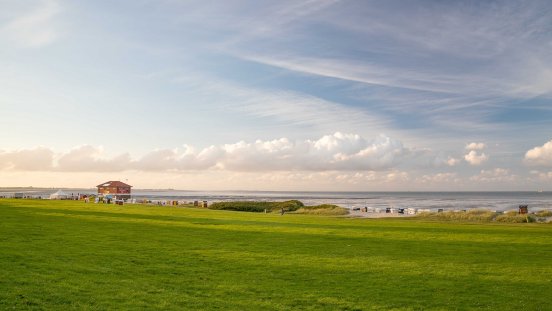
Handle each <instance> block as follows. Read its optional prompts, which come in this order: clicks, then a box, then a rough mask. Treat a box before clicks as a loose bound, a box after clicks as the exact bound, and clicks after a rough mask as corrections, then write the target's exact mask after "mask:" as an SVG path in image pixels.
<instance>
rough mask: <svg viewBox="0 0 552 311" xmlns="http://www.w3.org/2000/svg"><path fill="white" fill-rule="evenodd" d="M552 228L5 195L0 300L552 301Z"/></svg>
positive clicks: (57, 304)
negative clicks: (176, 206) (174, 206)
mask: <svg viewBox="0 0 552 311" xmlns="http://www.w3.org/2000/svg"><path fill="white" fill-rule="evenodd" d="M551 237H552V225H549V224H496V223H493V224H474V223H471V224H470V223H464V224H463V223H450V222H448V223H444V222H437V221H430V220H420V219H413V218H405V219H350V218H337V217H322V216H312V215H298V214H295V215H294V214H286V215H284V216H280V215H275V214H264V213H260V214H259V213H244V212H232V211H215V210H207V209H193V208H170V207H157V206H155V207H154V206H138V205H137V206H132V205H125V206H116V205H103V204H91V203H89V204H85V203H82V202H74V201H65V202H64V201H47V200H44V201H33V200H5V199H4V200H0V309H2V310H3V309H55V310H66V309H85V310H86V309H91V310H94V309H97V310H105V309H163V310H170V309H174V310H183V309H184V310H217V309H219V310H380V309H381V310H393V309H396V310H469V309H493V310H550V299H551V298H552V294H551V293H552V239H551Z"/></svg>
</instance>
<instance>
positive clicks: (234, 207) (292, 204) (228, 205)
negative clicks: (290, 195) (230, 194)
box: [209, 200, 304, 213]
mask: <svg viewBox="0 0 552 311" xmlns="http://www.w3.org/2000/svg"><path fill="white" fill-rule="evenodd" d="M303 206H304V205H303V203H302V202H301V201H298V200H289V201H284V202H260V201H233V202H217V203H213V204H211V205H210V206H209V209H214V210H227V211H240V212H254V213H262V212H264V211H265V210H266V211H267V212H268V213H270V212H273V211H277V212H279V211H281V210H282V208H283V209H284V211H286V212H291V211H296V210H298V209H299V208H301V207H303Z"/></svg>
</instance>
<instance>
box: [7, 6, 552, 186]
mask: <svg viewBox="0 0 552 311" xmlns="http://www.w3.org/2000/svg"><path fill="white" fill-rule="evenodd" d="M550 51H552V2H550V1H547V0H543V1H369V0H361V1H354V0H349V1H348V0H341V1H340V0H318V1H314V0H304V1H303V0H293V1H286V0H279V1H238V0H228V1H204V0H201V1H199V0H198V1H195V0H190V1H178V0H164V1H163V0H159V1H149V0H136V1H78V0H77V1H63V0H30V1H16V0H13V1H12V0H0V111H1V119H0V120H1V121H0V187H13V186H35V187H85V188H90V187H94V186H96V185H98V184H100V183H102V182H104V181H107V180H121V181H126V182H128V183H129V184H131V185H133V186H134V187H135V188H159V189H165V188H173V189H189V190H284V191H289V190H297V191H495V190H498V191H510V190H530V191H533V190H545V191H546V190H552V186H551V185H552V53H551V52H550Z"/></svg>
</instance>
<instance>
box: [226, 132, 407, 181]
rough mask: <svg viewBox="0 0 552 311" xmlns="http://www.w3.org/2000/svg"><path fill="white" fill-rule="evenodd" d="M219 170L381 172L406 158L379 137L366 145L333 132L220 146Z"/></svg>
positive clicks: (397, 145)
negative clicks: (222, 155)
mask: <svg viewBox="0 0 552 311" xmlns="http://www.w3.org/2000/svg"><path fill="white" fill-rule="evenodd" d="M223 150H224V151H225V159H224V161H223V163H222V166H223V167H224V168H226V169H231V170H245V171H247V170H263V169H264V170H314V171H324V170H381V169H386V168H390V167H392V166H393V165H395V164H396V163H397V162H399V161H400V160H401V158H402V157H403V156H406V155H407V154H408V151H407V149H406V148H404V147H403V146H402V144H401V143H400V142H399V141H396V140H394V139H391V138H389V137H386V136H379V137H377V138H375V139H373V140H372V141H366V140H365V139H363V138H362V137H360V136H359V135H355V134H343V133H340V132H337V133H335V134H333V135H325V136H323V137H321V138H320V139H318V140H306V141H297V142H291V141H289V140H288V139H285V138H282V139H279V140H273V141H261V140H258V141H256V142H255V143H245V142H239V143H236V144H228V145H224V146H223Z"/></svg>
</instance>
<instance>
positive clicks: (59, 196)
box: [50, 189, 69, 200]
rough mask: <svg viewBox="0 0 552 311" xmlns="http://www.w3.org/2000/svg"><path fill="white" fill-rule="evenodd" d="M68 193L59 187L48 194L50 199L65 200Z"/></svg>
mask: <svg viewBox="0 0 552 311" xmlns="http://www.w3.org/2000/svg"><path fill="white" fill-rule="evenodd" d="M68 198H69V195H68V194H67V193H65V192H63V191H62V190H61V189H60V190H58V191H57V192H54V193H52V194H50V200H67V199H68Z"/></svg>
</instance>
